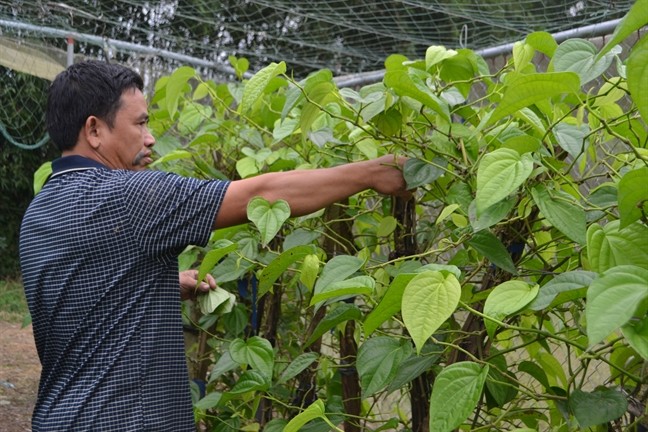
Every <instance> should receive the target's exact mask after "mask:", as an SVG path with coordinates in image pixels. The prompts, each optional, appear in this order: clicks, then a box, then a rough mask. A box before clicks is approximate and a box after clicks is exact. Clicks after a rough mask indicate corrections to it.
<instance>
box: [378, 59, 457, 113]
mask: <svg viewBox="0 0 648 432" xmlns="http://www.w3.org/2000/svg"><path fill="white" fill-rule="evenodd" d="M419 81H420V80H419V79H417V78H413V77H412V76H411V75H410V74H409V73H408V71H407V70H404V69H398V70H388V71H387V73H385V77H384V78H383V82H384V83H385V86H387V87H388V88H391V89H392V90H393V91H394V92H395V93H396V94H397V95H399V96H408V97H411V98H412V99H414V100H416V101H418V102H421V103H422V104H423V105H425V106H426V107H428V108H430V109H431V110H432V111H434V112H436V113H437V114H439V115H440V116H441V118H443V119H444V120H448V121H449V120H450V110H449V108H448V105H447V103H445V102H444V101H443V100H442V99H441V98H439V97H438V96H436V95H435V94H434V93H432V91H431V90H430V89H429V88H428V87H427V86H425V84H423V83H422V82H419Z"/></svg>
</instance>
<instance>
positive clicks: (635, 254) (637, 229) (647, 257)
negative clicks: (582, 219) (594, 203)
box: [587, 220, 648, 273]
mask: <svg viewBox="0 0 648 432" xmlns="http://www.w3.org/2000/svg"><path fill="white" fill-rule="evenodd" d="M646 238H648V227H647V226H645V225H643V224H641V223H639V222H633V223H631V224H630V225H628V226H627V227H625V228H620V222H619V221H618V220H615V221H612V222H609V223H607V224H606V225H605V226H604V227H601V226H600V225H599V224H592V225H590V227H589V228H588V229H587V258H588V260H589V264H590V267H591V269H592V270H593V271H595V272H597V273H603V272H604V271H606V270H608V269H610V268H612V267H614V266H617V265H624V264H628V265H636V266H639V267H643V268H645V269H648V242H647V241H646Z"/></svg>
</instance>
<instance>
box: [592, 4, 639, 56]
mask: <svg viewBox="0 0 648 432" xmlns="http://www.w3.org/2000/svg"><path fill="white" fill-rule="evenodd" d="M646 10H648V0H637V1H635V2H634V4H633V5H632V7H631V8H630V10H629V11H628V13H627V14H626V15H625V16H624V17H623V19H622V20H621V22H620V23H619V25H617V27H616V29H614V33H612V37H611V38H610V39H609V40H608V41H607V43H606V44H605V46H604V47H603V49H602V50H601V52H600V53H599V57H601V56H604V55H605V54H606V53H608V52H609V51H610V50H611V49H612V48H614V46H616V45H618V44H619V43H621V42H622V41H623V40H624V39H625V38H627V37H628V36H630V34H632V33H633V32H634V31H636V30H639V29H640V28H641V27H643V26H645V25H646V24H648V14H646Z"/></svg>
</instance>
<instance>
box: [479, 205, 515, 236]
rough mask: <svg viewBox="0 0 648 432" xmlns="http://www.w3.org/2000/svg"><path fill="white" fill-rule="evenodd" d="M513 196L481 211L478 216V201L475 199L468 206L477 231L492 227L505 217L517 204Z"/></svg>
mask: <svg viewBox="0 0 648 432" xmlns="http://www.w3.org/2000/svg"><path fill="white" fill-rule="evenodd" d="M515 201H516V200H515V199H514V198H513V197H511V198H508V199H504V200H502V201H499V202H497V203H495V204H493V205H492V206H490V207H488V208H486V209H484V210H482V211H481V213H480V214H479V216H477V202H476V201H475V200H473V201H472V202H471V203H470V206H469V207H468V219H469V220H470V225H471V226H472V228H473V230H474V231H475V232H478V231H481V230H483V229H486V228H490V227H491V226H493V225H495V224H496V223H498V222H499V221H501V220H502V219H504V218H505V217H506V216H507V215H508V214H509V212H510V211H511V210H512V209H513V207H514V206H515Z"/></svg>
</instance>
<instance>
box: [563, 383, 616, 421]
mask: <svg viewBox="0 0 648 432" xmlns="http://www.w3.org/2000/svg"><path fill="white" fill-rule="evenodd" d="M569 408H570V410H571V411H572V413H574V417H576V420H578V424H579V425H580V427H582V428H589V427H592V426H596V425H600V424H604V423H608V422H610V421H612V420H616V419H618V418H619V417H621V416H622V415H623V414H624V413H625V412H626V410H627V409H628V401H627V399H626V397H625V396H624V395H623V393H621V392H620V391H618V390H615V389H611V388H598V389H596V390H594V391H593V392H585V391H582V390H579V389H576V390H574V391H572V392H571V394H570V395H569Z"/></svg>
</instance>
